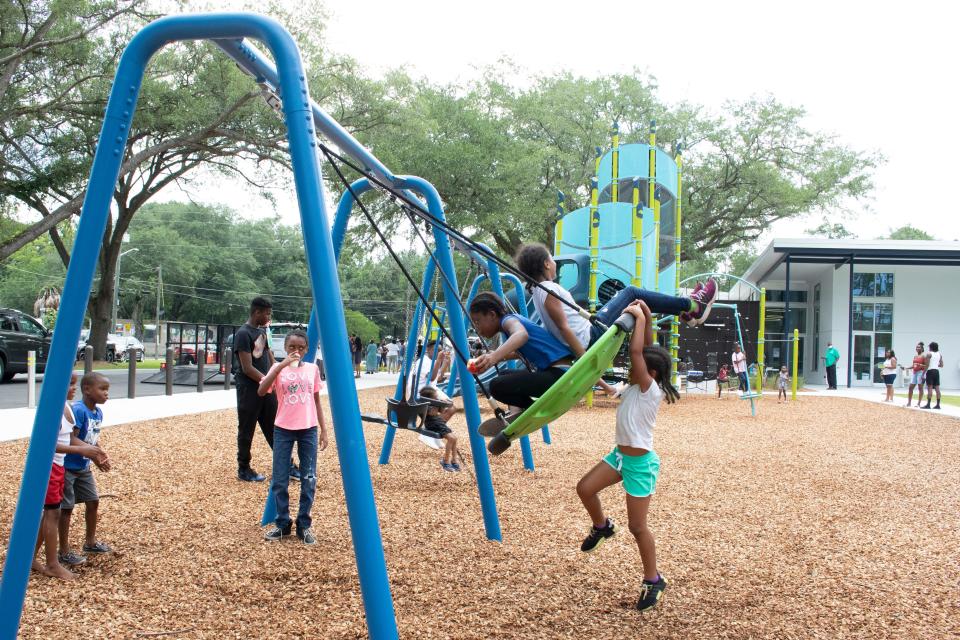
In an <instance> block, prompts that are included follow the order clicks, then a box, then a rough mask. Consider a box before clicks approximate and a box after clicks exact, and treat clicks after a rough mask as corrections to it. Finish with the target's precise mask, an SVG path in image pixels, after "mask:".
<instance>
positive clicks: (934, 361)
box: [929, 351, 943, 369]
mask: <svg viewBox="0 0 960 640" xmlns="http://www.w3.org/2000/svg"><path fill="white" fill-rule="evenodd" d="M941 362H943V356H942V355H940V352H939V351H931V352H930V367H929V368H930V369H939V368H940V363H941Z"/></svg>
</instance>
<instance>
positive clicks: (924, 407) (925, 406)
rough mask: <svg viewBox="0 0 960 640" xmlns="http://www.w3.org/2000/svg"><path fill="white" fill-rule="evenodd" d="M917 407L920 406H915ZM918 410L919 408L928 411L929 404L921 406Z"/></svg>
mask: <svg viewBox="0 0 960 640" xmlns="http://www.w3.org/2000/svg"><path fill="white" fill-rule="evenodd" d="M917 406H918V407H920V405H917ZM920 408H921V409H929V408H930V403H929V402H928V403H927V404H925V405H923V406H922V407H920Z"/></svg>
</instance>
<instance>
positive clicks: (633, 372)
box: [624, 304, 653, 393]
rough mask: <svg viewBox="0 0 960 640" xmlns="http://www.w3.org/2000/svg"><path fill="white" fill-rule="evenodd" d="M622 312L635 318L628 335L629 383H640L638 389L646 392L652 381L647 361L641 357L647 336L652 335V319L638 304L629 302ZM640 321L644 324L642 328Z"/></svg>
mask: <svg viewBox="0 0 960 640" xmlns="http://www.w3.org/2000/svg"><path fill="white" fill-rule="evenodd" d="M644 306H646V305H644ZM624 312H625V313H629V314H630V315H632V316H633V317H634V318H636V320H637V326H635V327H634V329H633V334H632V335H631V336H630V383H631V384H636V385H640V391H642V392H644V393H646V391H647V389H649V388H650V385H651V384H652V383H653V377H652V376H651V375H650V372H649V371H647V362H646V360H644V359H643V348H644V346H646V338H647V336H648V335H649V336H651V337H652V336H653V327H652V324H653V321H652V320H651V318H650V316H649V315H647V314H646V313H644V311H643V307H641V306H640V305H638V304H631V305H630V306H628V307H627V308H626V309H625V310H624ZM641 323H644V325H645V326H644V327H643V329H642V330H641V328H640V324H641Z"/></svg>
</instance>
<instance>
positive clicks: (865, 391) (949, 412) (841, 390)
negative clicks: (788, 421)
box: [797, 384, 960, 419]
mask: <svg viewBox="0 0 960 640" xmlns="http://www.w3.org/2000/svg"><path fill="white" fill-rule="evenodd" d="M806 388H807V389H810V391H798V392H797V395H810V396H825V397H832V398H836V397H841V398H855V399H857V400H865V401H867V402H876V403H879V404H889V405H890V406H891V407H899V408H901V409H903V410H904V411H927V412H930V413H934V414H937V415H945V416H950V417H951V418H957V419H960V407H956V406H953V405H949V404H941V405H940V410H939V411H936V410H933V409H918V408H917V407H916V402H917V398H916V393H914V398H913V402H914V406H913V407H910V408H907V407H906V406H905V405H906V404H907V398H906V395H904V397H902V398H901V397H900V396H898V395H897V394H899V393H903V394H906V393H907V389H906V388H901V387H900V386H899V385H896V386H894V388H893V393H894V396H893V402H892V403H891V402H884V401H883V398H884V397H885V396H886V390H885V389H884V388H883V387H879V386H878V387H851V388H849V389H848V388H847V387H838V388H837V389H836V390H835V391H828V390H827V388H826V387H825V386H824V385H815V384H808V385H806ZM914 391H916V390H914ZM940 393H941V394H942V395H944V396H958V395H960V391H958V390H956V389H941V390H940ZM924 395H926V394H924ZM936 402H937V398H936V394H934V397H933V402H932V403H931V404H936ZM924 404H926V400H924Z"/></svg>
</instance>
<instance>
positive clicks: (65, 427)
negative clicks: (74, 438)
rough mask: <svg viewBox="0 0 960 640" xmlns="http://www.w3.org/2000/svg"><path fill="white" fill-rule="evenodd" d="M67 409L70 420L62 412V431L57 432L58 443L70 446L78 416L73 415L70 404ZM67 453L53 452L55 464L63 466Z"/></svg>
mask: <svg viewBox="0 0 960 640" xmlns="http://www.w3.org/2000/svg"><path fill="white" fill-rule="evenodd" d="M66 408H67V411H69V412H70V419H71V420H73V422H70V420H68V419H67V417H66V415H64V414H63V412H61V413H60V431H59V432H58V433H57V444H62V445H66V446H69V445H70V434H72V433H73V427H74V425H76V424H77V417H76V416H75V415H73V409H72V408H71V407H70V405H69V404H67V405H66ZM66 455H67V454H65V453H60V452H59V451H57V452H56V453H54V454H53V464H58V465H60V466H61V467H62V466H63V458H64V456H66Z"/></svg>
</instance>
